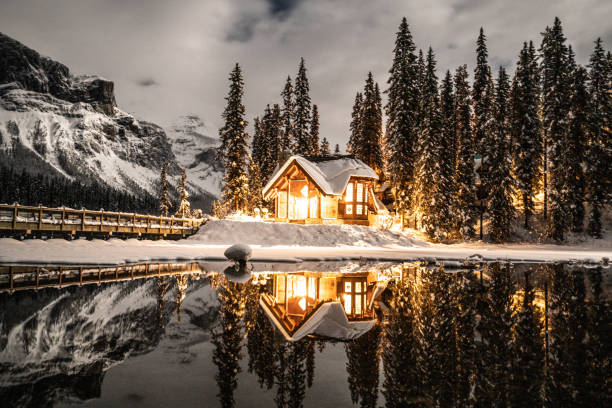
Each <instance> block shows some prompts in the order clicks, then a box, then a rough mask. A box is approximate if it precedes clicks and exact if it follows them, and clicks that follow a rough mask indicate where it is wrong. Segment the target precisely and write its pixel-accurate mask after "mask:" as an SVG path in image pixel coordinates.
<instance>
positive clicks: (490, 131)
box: [348, 18, 612, 242]
mask: <svg viewBox="0 0 612 408" xmlns="http://www.w3.org/2000/svg"><path fill="white" fill-rule="evenodd" d="M389 74H390V75H389V79H388V81H387V82H388V84H389V87H388V88H387V90H386V91H385V92H386V94H387V104H386V106H385V112H386V116H387V118H386V120H387V122H386V129H385V130H386V134H385V136H384V137H381V134H382V125H381V121H380V120H379V118H378V113H377V112H378V110H379V105H380V102H379V99H377V98H376V92H374V96H370V97H364V98H363V100H362V96H361V94H357V97H356V100H355V105H354V109H353V120H352V122H351V137H350V140H349V144H348V148H349V150H350V151H351V152H353V153H354V154H355V156H357V157H358V158H360V159H361V160H363V161H364V162H365V163H367V164H369V165H371V166H372V167H373V168H378V167H379V166H380V162H381V159H380V156H381V154H380V153H378V152H379V151H382V152H384V159H385V160H384V161H385V172H386V174H388V179H389V181H390V184H391V187H392V190H393V194H394V197H395V210H396V211H397V213H398V214H400V215H403V216H405V217H410V220H413V219H414V223H415V224H418V226H419V228H421V229H423V230H424V231H426V232H427V234H428V235H429V237H430V238H432V239H437V240H441V239H447V238H461V239H471V238H474V237H475V235H476V226H477V225H480V236H481V238H482V235H483V225H484V224H488V231H487V232H488V235H489V238H490V239H491V240H492V241H497V242H501V241H505V240H507V239H509V238H510V236H511V233H512V226H513V224H514V223H515V220H516V219H517V217H518V216H519V214H518V210H519V207H522V224H523V226H524V227H525V228H526V229H531V228H533V225H534V223H533V216H534V212H535V202H536V196H538V195H539V194H543V210H542V214H541V218H542V219H543V220H544V224H545V230H546V234H547V235H548V236H549V237H551V238H553V239H555V240H558V241H561V240H563V239H564V237H565V235H566V233H567V232H569V231H574V232H582V231H583V229H584V228H585V224H586V227H587V231H588V233H589V234H590V235H592V236H593V237H595V238H601V237H602V220H601V214H602V209H603V207H604V206H605V205H607V204H609V202H610V197H611V191H612V176H611V170H612V168H611V166H610V163H611V162H612V138H611V134H610V132H611V128H610V126H611V121H612V57H611V54H610V52H609V51H608V52H607V53H606V51H605V50H604V48H603V44H602V41H601V39H597V40H596V41H595V48H594V50H593V53H592V54H591V57H590V61H589V64H588V67H586V68H585V67H582V66H580V65H579V64H577V63H576V61H575V57H574V52H573V50H572V47H571V46H570V45H568V44H567V43H566V38H565V36H564V34H563V30H562V27H561V22H560V20H559V19H558V18H556V19H555V21H554V24H553V26H552V27H547V28H546V29H545V30H544V32H543V34H542V43H541V46H540V48H539V49H538V50H536V49H535V46H534V44H533V42H532V41H530V42H529V43H527V42H526V43H524V44H523V47H522V49H521V51H520V53H519V58H518V61H517V65H516V70H515V72H514V75H513V77H512V78H510V76H509V75H508V73H507V72H506V70H505V69H504V67H499V69H498V71H497V75H496V77H494V75H493V70H492V69H491V67H490V65H489V64H488V50H487V44H486V36H485V34H484V31H483V30H482V29H481V30H480V34H479V36H478V39H477V42H476V66H475V69H474V73H473V80H472V84H471V85H470V83H469V73H468V70H467V66H466V65H462V66H460V67H458V68H457V69H456V71H455V73H454V74H452V73H451V72H450V71H447V72H446V73H445V75H444V76H443V79H442V81H441V82H440V81H439V80H438V77H437V73H436V58H435V53H434V51H433V50H432V49H431V48H429V50H428V52H427V54H426V56H424V54H423V52H422V51H419V52H418V53H417V51H416V46H415V44H414V42H413V40H412V35H411V33H410V30H409V28H408V23H407V21H406V19H405V18H404V19H403V20H402V23H401V25H400V27H399V31H398V33H397V39H396V42H395V49H394V57H393V63H392V66H391V69H390V71H389ZM371 81H372V79H371V75H370V76H369V77H368V82H367V83H366V88H365V90H364V95H367V94H368V93H370V94H372V91H371V89H372V85H371ZM368 89H370V90H369V91H368ZM375 89H376V86H375ZM517 203H520V205H517ZM587 208H589V213H588V217H587V218H588V222H585V217H586V209H587ZM478 221H479V222H478Z"/></svg>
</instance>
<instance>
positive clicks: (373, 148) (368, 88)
mask: <svg viewBox="0 0 612 408" xmlns="http://www.w3.org/2000/svg"><path fill="white" fill-rule="evenodd" d="M360 111H361V114H360V116H359V125H358V126H359V132H358V134H359V139H357V141H356V143H355V144H354V146H353V151H352V154H353V155H354V156H355V157H356V158H358V159H360V160H361V161H363V162H364V163H365V164H367V165H368V166H370V167H371V168H372V169H373V170H374V171H375V172H376V173H377V174H379V175H382V169H383V153H382V106H381V99H380V91H378V84H375V83H374V78H373V77H372V73H371V72H370V73H368V78H367V79H366V84H365V87H364V89H363V101H362V103H361V109H360Z"/></svg>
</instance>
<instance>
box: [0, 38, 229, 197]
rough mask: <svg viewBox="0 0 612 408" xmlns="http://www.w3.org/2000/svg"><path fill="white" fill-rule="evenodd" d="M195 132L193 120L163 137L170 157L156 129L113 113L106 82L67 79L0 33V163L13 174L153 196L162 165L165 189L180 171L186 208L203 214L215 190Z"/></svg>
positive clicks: (207, 151) (209, 145)
mask: <svg viewBox="0 0 612 408" xmlns="http://www.w3.org/2000/svg"><path fill="white" fill-rule="evenodd" d="M199 123H202V122H201V121H199ZM199 132H200V130H199V127H198V124H197V123H195V122H194V119H193V117H192V119H190V120H189V121H188V122H186V123H185V122H184V123H183V124H182V125H177V127H173V128H172V129H171V130H170V133H171V135H170V136H171V137H170V140H172V141H176V143H177V146H176V147H175V151H176V152H177V155H178V157H175V153H173V148H172V147H171V145H170V140H169V138H168V136H167V135H166V132H165V131H164V129H162V128H161V127H160V126H158V125H156V124H154V123H150V122H147V121H143V120H139V119H137V118H135V117H134V116H132V115H131V114H129V113H126V112H124V111H122V110H121V109H119V108H118V107H117V104H116V101H115V95H114V84H113V82H111V81H109V80H107V79H104V78H101V77H97V76H74V75H72V74H71V73H70V71H69V69H68V67H66V66H65V65H63V64H61V63H59V62H57V61H54V60H52V59H50V58H47V57H44V56H41V55H40V54H39V53H38V52H36V51H34V50H32V49H30V48H28V47H26V46H25V45H23V44H21V43H19V42H18V41H16V40H14V39H12V38H10V37H8V36H6V35H3V34H1V33H0V162H2V163H3V164H8V165H9V166H13V167H14V168H15V170H17V171H21V170H22V169H25V170H26V171H28V172H32V173H38V172H44V173H47V174H57V175H62V176H65V177H68V178H70V179H78V180H81V181H84V182H89V181H98V182H102V183H104V184H107V185H109V186H112V187H115V188H118V189H120V190H124V191H129V192H131V193H135V194H138V193H139V192H141V191H147V192H149V193H151V194H157V185H158V183H159V181H158V179H159V171H160V168H161V166H162V164H163V163H165V162H170V163H172V166H171V167H170V168H169V170H168V174H169V175H170V178H171V184H173V185H176V183H177V182H178V180H179V179H180V168H179V167H180V166H186V167H188V168H189V178H190V179H192V180H191V181H192V183H191V187H192V189H193V191H192V199H193V201H194V202H192V203H193V204H194V206H195V207H199V208H203V209H207V208H208V206H209V205H210V202H212V199H213V198H214V196H216V195H218V190H219V188H218V174H216V172H215V171H216V170H215V169H214V168H212V166H213V163H212V157H214V154H212V153H213V152H214V149H215V140H214V139H212V138H209V137H206V136H204V134H200V133H199ZM190 154H191V158H190ZM177 159H178V163H177ZM207 177H210V179H207ZM198 204H199V205H198Z"/></svg>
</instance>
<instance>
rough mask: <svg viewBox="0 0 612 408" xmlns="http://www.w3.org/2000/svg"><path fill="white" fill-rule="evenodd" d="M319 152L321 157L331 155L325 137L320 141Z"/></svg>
mask: <svg viewBox="0 0 612 408" xmlns="http://www.w3.org/2000/svg"><path fill="white" fill-rule="evenodd" d="M319 150H320V152H321V155H322V156H327V155H329V154H330V153H331V152H330V150H329V142H328V141H327V138H326V137H324V138H323V140H321V147H320V149H319Z"/></svg>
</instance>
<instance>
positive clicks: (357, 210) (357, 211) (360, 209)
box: [355, 204, 363, 215]
mask: <svg viewBox="0 0 612 408" xmlns="http://www.w3.org/2000/svg"><path fill="white" fill-rule="evenodd" d="M355 207H356V208H355V214H357V215H361V214H363V205H361V204H357V205H356V206H355Z"/></svg>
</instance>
